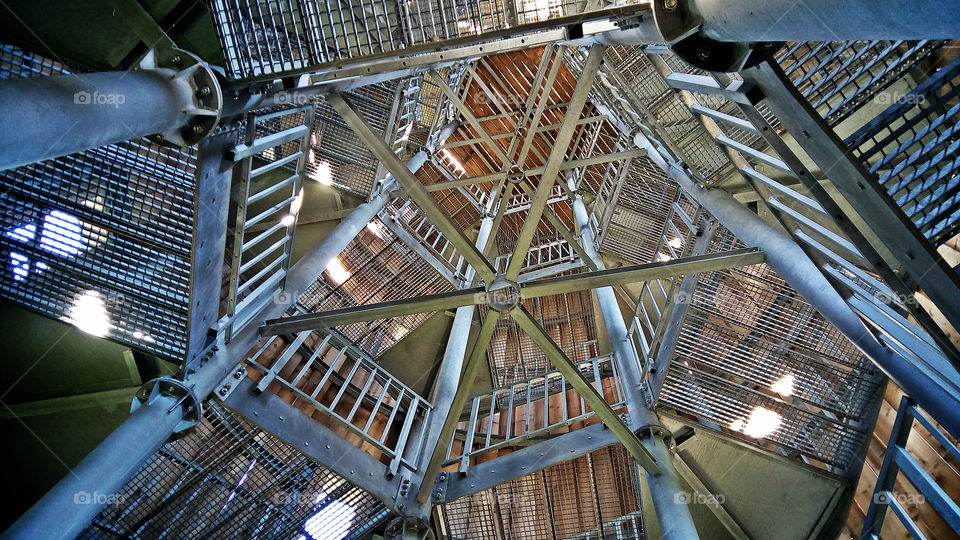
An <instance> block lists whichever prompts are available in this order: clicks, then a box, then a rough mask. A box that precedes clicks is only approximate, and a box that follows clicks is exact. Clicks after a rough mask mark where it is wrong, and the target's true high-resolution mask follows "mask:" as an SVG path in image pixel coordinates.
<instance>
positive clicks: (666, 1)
mask: <svg viewBox="0 0 960 540" xmlns="http://www.w3.org/2000/svg"><path fill="white" fill-rule="evenodd" d="M663 8H664V9H666V10H667V11H673V10H675V9H677V0H663Z"/></svg>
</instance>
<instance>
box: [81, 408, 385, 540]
mask: <svg viewBox="0 0 960 540" xmlns="http://www.w3.org/2000/svg"><path fill="white" fill-rule="evenodd" d="M88 495H89V496H91V497H94V496H97V495H98V494H88ZM108 503H109V504H107V506H106V508H104V510H103V511H101V512H100V514H99V515H98V516H97V517H96V519H95V520H94V521H93V523H92V524H91V525H90V526H89V527H88V528H87V529H86V530H85V531H84V533H83V534H81V535H80V536H79V539H81V540H95V539H96V540H103V539H113V538H116V539H119V538H183V539H187V538H237V537H240V538H269V539H282V538H289V539H303V540H321V539H329V538H340V539H348V540H349V539H353V538H358V537H360V536H362V535H363V534H364V533H366V532H367V531H369V529H370V528H371V527H372V526H373V525H376V524H378V523H379V522H381V521H383V520H384V519H385V518H386V517H387V516H388V515H389V511H388V510H387V509H386V507H384V505H383V503H382V502H380V501H379V500H378V499H376V498H374V497H372V496H371V495H369V494H367V493H366V492H364V491H362V490H360V489H359V488H357V487H356V486H353V485H352V484H350V483H349V482H346V481H345V480H343V479H342V478H340V477H338V476H336V475H335V474H333V473H331V472H330V471H329V470H327V469H325V468H323V467H322V466H320V465H319V464H317V463H315V462H313V461H312V460H310V459H308V458H307V457H305V456H303V455H302V454H300V453H298V452H297V451H296V450H294V449H293V448H291V447H290V446H287V445H286V444H285V443H283V442H282V441H280V440H279V439H277V438H275V437H273V436H272V435H270V434H269V433H266V432H264V431H262V430H260V429H259V428H257V427H255V426H253V425H251V424H250V423H248V422H247V421H246V420H244V419H242V418H241V417H239V416H236V415H234V414H232V413H231V412H230V411H228V410H227V409H225V408H223V407H222V406H220V405H219V404H218V403H216V402H213V401H210V402H208V403H207V405H206V406H205V408H204V417H203V420H202V421H201V422H200V424H199V425H197V427H196V428H195V429H194V430H192V431H190V432H189V433H188V434H187V435H186V436H184V437H182V438H180V439H177V440H173V441H171V442H169V443H167V444H166V445H164V446H163V448H161V449H160V450H159V451H157V453H156V454H154V455H153V457H152V458H150V459H149V460H148V461H147V462H146V463H145V464H144V465H143V467H141V469H140V471H139V472H137V474H135V475H134V477H133V478H132V479H131V480H130V481H129V482H128V483H127V485H126V486H125V487H124V488H123V489H122V490H121V491H119V492H118V493H117V494H115V495H113V496H112V499H111V501H108Z"/></svg>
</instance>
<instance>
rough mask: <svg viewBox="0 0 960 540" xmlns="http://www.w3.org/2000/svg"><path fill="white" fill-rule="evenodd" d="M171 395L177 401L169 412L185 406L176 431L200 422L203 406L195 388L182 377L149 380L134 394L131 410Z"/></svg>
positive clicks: (174, 429) (152, 403)
mask: <svg viewBox="0 0 960 540" xmlns="http://www.w3.org/2000/svg"><path fill="white" fill-rule="evenodd" d="M164 397H169V398H173V399H175V400H176V403H174V404H173V406H172V407H170V410H168V411H167V412H168V413H170V412H173V411H174V409H176V408H177V407H179V406H181V405H182V406H183V411H184V412H183V418H182V419H181V420H180V422H178V423H177V425H176V426H175V427H174V428H173V432H174V433H179V432H181V431H184V430H186V429H190V428H192V427H193V426H195V425H197V424H198V423H199V422H200V418H201V417H202V416H203V407H202V405H201V402H200V400H199V399H197V395H196V394H195V393H194V391H193V389H192V388H190V387H189V386H187V385H186V383H184V382H183V381H181V380H180V379H174V378H173V377H160V378H157V379H153V380H151V381H148V382H147V383H146V384H144V385H143V386H141V387H140V389H139V390H137V393H136V394H134V396H133V403H131V404H130V412H131V413H132V412H134V411H136V410H137V409H139V408H140V407H145V406H147V407H149V406H152V405H155V404H156V402H157V400H159V399H160V398H164Z"/></svg>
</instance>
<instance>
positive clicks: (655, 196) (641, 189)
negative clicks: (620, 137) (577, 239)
mask: <svg viewBox="0 0 960 540" xmlns="http://www.w3.org/2000/svg"><path fill="white" fill-rule="evenodd" d="M633 163H634V164H633V165H632V166H631V169H630V171H629V173H628V175H627V178H626V180H625V181H624V183H623V186H622V188H621V192H620V196H619V198H618V199H617V204H616V207H615V209H614V210H613V214H612V216H611V219H610V221H609V223H608V225H607V228H606V229H605V230H604V231H603V239H602V241H601V244H600V249H601V250H602V251H604V252H607V253H612V254H614V255H617V256H618V257H620V258H622V259H624V260H626V261H629V262H631V263H634V264H645V263H648V262H652V261H654V260H655V259H656V254H657V251H658V246H659V244H660V242H659V238H660V235H661V234H662V232H663V226H664V223H665V222H666V220H667V216H668V215H670V213H671V208H672V205H673V201H674V198H675V196H676V189H677V188H676V185H675V184H674V183H673V182H670V181H669V180H668V179H667V178H666V175H665V174H664V172H663V171H662V170H661V169H660V168H659V167H657V166H656V165H655V164H654V163H653V162H652V161H650V160H649V159H647V158H642V159H635V160H633Z"/></svg>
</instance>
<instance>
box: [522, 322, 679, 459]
mask: <svg viewBox="0 0 960 540" xmlns="http://www.w3.org/2000/svg"><path fill="white" fill-rule="evenodd" d="M510 316H511V317H513V320H515V321H517V325H519V326H520V328H522V329H523V331H524V332H526V333H527V335H528V336H529V337H530V339H532V340H533V342H534V343H536V344H537V347H539V348H540V350H541V351H543V354H544V355H546V357H547V359H548V360H550V363H551V364H553V366H554V367H555V368H557V371H559V372H560V373H561V374H563V376H564V377H566V379H567V381H569V382H570V385H571V386H573V388H574V389H575V390H576V391H577V393H578V394H580V397H581V398H583V401H584V403H586V404H587V405H589V406H590V408H591V409H593V411H594V412H595V413H596V414H597V417H599V418H600V419H601V420H602V421H603V422H604V424H606V426H607V428H609V429H610V431H612V432H613V433H614V435H616V436H617V438H618V439H620V442H621V443H623V446H624V447H625V448H626V449H627V451H628V452H630V455H632V456H633V458H634V459H636V460H637V463H639V464H640V466H641V467H643V468H644V470H646V471H647V472H648V473H650V474H652V475H660V474H661V472H662V470H663V467H662V463H663V460H662V458H654V457H653V456H652V455H651V453H650V451H649V450H647V448H646V447H645V446H644V444H643V443H642V442H641V441H640V439H639V438H637V435H636V434H635V433H634V432H633V431H631V430H630V428H629V427H627V424H625V423H624V421H623V419H622V418H620V415H618V414H617V413H616V412H614V411H613V409H611V408H610V405H608V404H607V402H606V400H604V398H603V396H601V395H600V394H599V393H598V392H597V389H596V388H594V387H593V385H591V384H590V381H588V380H587V379H586V378H585V377H584V376H583V373H580V370H579V369H577V367H576V366H575V365H574V364H573V362H571V361H570V359H569V358H567V355H566V354H565V353H564V352H563V350H562V349H560V347H559V346H557V344H556V343H554V341H553V339H551V338H550V335H549V334H547V332H546V330H544V329H543V327H541V326H540V323H538V322H537V321H536V319H534V318H533V316H531V315H530V312H528V311H527V310H526V308H524V307H523V305H520V306H517V307H516V308H514V309H513V310H511V311H510ZM625 391H626V389H625ZM669 462H670V460H669V457H668V458H667V461H666V463H669Z"/></svg>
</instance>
